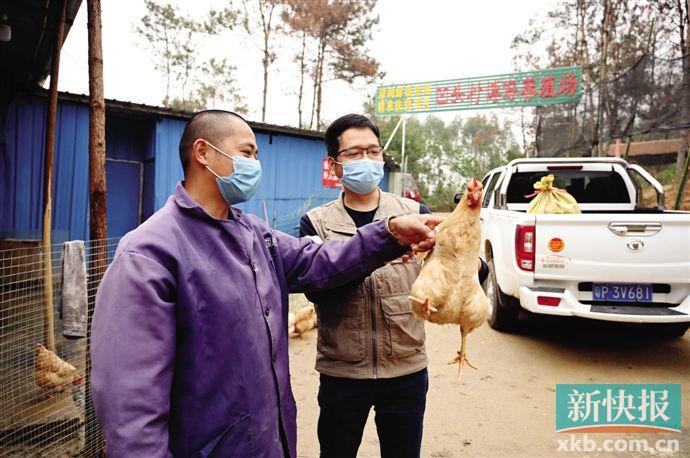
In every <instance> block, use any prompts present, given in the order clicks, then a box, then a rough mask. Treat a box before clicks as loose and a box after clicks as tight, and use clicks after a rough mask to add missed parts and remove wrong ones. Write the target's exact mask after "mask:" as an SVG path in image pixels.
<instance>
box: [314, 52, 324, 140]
mask: <svg viewBox="0 0 690 458" xmlns="http://www.w3.org/2000/svg"><path fill="white" fill-rule="evenodd" d="M325 48H326V42H325V41H323V42H322V44H321V60H320V63H319V85H318V90H317V92H316V129H317V130H318V129H319V128H320V127H319V126H320V125H321V93H322V89H323V63H324V60H325V59H324V54H325V51H326V49H325Z"/></svg>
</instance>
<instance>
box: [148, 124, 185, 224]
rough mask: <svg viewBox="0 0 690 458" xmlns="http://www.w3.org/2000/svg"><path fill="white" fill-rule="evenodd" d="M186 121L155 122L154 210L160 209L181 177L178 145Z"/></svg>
mask: <svg viewBox="0 0 690 458" xmlns="http://www.w3.org/2000/svg"><path fill="white" fill-rule="evenodd" d="M185 124H186V122H185V121H182V120H179V119H165V118H164V119H160V120H158V122H157V123H156V135H155V144H154V151H155V156H154V166H153V167H154V176H155V179H154V185H153V187H154V190H153V196H154V198H153V206H154V211H155V210H158V209H160V208H161V207H162V206H163V205H165V202H166V201H167V200H168V197H169V196H170V194H172V192H173V190H174V189H175V185H176V184H177V182H178V181H180V180H181V179H182V178H183V176H184V175H183V173H182V166H181V165H180V153H179V145H180V138H182V131H183V130H184V126H185Z"/></svg>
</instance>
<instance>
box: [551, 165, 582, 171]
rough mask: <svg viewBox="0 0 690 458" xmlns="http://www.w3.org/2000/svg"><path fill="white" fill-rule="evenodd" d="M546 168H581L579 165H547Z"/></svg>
mask: <svg viewBox="0 0 690 458" xmlns="http://www.w3.org/2000/svg"><path fill="white" fill-rule="evenodd" d="M546 170H582V166H581V165H547V166H546Z"/></svg>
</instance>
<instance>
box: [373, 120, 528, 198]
mask: <svg viewBox="0 0 690 458" xmlns="http://www.w3.org/2000/svg"><path fill="white" fill-rule="evenodd" d="M399 119H400V118H398V117H390V118H379V119H376V122H377V123H378V125H379V128H380V129H381V141H382V142H383V143H385V142H386V141H387V140H388V138H389V137H390V135H391V133H392V132H393V129H394V128H395V126H396V124H397V123H398V121H399ZM401 129H402V127H400V128H399V129H398V132H397V133H396V135H395V137H394V138H393V140H392V141H391V143H390V145H389V146H388V149H387V152H388V154H389V155H390V156H391V157H392V158H393V159H394V160H396V161H397V162H398V163H400V161H401V156H402V148H401V147H402V135H401V134H402V132H401ZM405 137H406V138H405V156H406V157H407V158H408V159H407V164H408V172H409V173H410V174H412V176H414V177H415V178H416V180H417V184H418V185H419V190H420V193H421V195H422V199H423V200H424V201H425V202H426V203H428V204H429V206H430V208H432V209H433V210H436V211H444V210H448V209H451V208H453V205H454V204H453V196H454V195H455V194H456V193H457V192H460V190H461V189H462V185H463V184H464V183H465V182H466V181H467V180H468V179H469V178H471V177H476V178H477V179H481V178H482V177H483V176H484V174H486V173H487V172H488V171H489V170H491V169H493V168H495V167H498V166H500V165H503V164H505V163H506V162H507V161H509V160H511V159H514V158H515V157H517V156H518V153H519V150H518V146H517V143H516V142H515V140H514V138H513V136H512V133H511V131H510V128H509V127H508V126H507V125H505V124H503V125H502V124H501V123H500V122H499V121H498V119H497V118H496V117H495V116H484V115H477V116H473V117H470V118H468V119H466V120H463V119H462V118H460V117H456V118H455V119H454V120H452V121H451V122H450V123H448V124H445V123H444V122H443V120H442V119H440V118H438V117H435V116H428V117H427V118H426V119H425V120H424V121H423V122H422V121H420V120H419V119H417V118H409V119H408V120H407V122H406V129H405Z"/></svg>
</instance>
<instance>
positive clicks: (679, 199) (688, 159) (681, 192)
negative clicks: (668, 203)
mask: <svg viewBox="0 0 690 458" xmlns="http://www.w3.org/2000/svg"><path fill="white" fill-rule="evenodd" d="M684 165H685V168H684V169H683V173H682V174H681V176H680V180H679V181H678V194H677V195H676V204H675V205H674V206H673V209H674V210H680V206H681V204H682V203H683V198H684V197H685V185H686V184H687V181H688V168H689V167H690V151H686V152H685V162H684Z"/></svg>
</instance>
